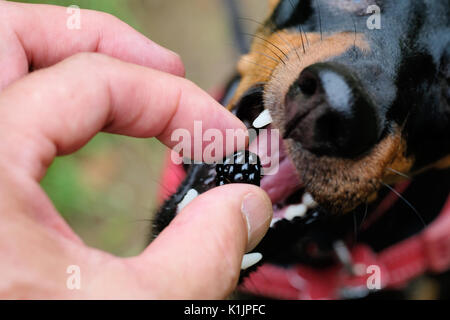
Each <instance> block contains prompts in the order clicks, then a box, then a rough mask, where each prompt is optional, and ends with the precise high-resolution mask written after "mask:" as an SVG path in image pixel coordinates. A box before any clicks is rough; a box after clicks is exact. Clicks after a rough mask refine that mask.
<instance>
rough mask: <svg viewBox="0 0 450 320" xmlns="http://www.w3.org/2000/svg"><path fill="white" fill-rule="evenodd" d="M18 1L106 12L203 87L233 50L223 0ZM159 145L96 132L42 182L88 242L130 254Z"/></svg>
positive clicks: (250, 0) (251, 0)
mask: <svg viewBox="0 0 450 320" xmlns="http://www.w3.org/2000/svg"><path fill="white" fill-rule="evenodd" d="M21 2H30V3H48V4H56V5H61V6H69V5H78V6H79V7H80V8H82V9H94V10H99V11H104V12H108V13H111V14H113V15H115V16H116V17H118V18H120V19H121V20H123V21H125V22H127V23H128V24H130V25H131V26H133V27H134V28H136V29H137V30H139V31H140V32H142V33H143V34H144V35H146V36H148V37H149V38H151V39H152V40H153V41H155V42H157V43H159V44H161V45H163V46H165V47H167V48H169V49H171V50H173V51H176V52H178V53H179V54H180V55H181V57H182V59H183V62H184V63H185V66H186V71H187V77H188V78H189V79H191V80H192V81H194V82H195V83H197V84H198V85H199V86H200V87H202V88H203V89H205V90H212V89H214V88H217V87H220V86H221V85H223V84H224V83H225V82H226V81H227V79H228V78H229V77H230V76H231V75H232V74H233V72H234V68H235V63H236V60H237V59H238V56H239V55H238V53H237V50H236V49H235V46H234V40H233V35H232V29H231V26H230V25H229V17H228V16H227V11H226V9H225V6H224V0H95V1H91V0H78V1H77V0H71V1H66V0H41V1H39V0H24V1H21ZM237 2H238V3H239V5H240V7H241V13H240V16H241V17H244V18H251V19H255V20H259V21H261V20H262V19H263V17H264V13H265V10H266V1H265V0H239V1H237ZM81 19H82V17H81ZM245 27H246V29H247V30H249V32H251V30H254V29H255V28H256V25H255V24H254V23H251V22H248V21H247V22H245ZM165 150H166V148H165V147H164V146H162V145H161V144H160V143H159V142H158V141H155V140H151V139H141V140H139V139H131V138H127V137H121V136H114V135H107V134H99V135H98V136H97V137H95V138H94V139H93V140H92V141H91V142H90V143H89V144H88V145H87V146H86V147H84V148H83V149H82V150H80V151H79V152H77V153H76V154H73V155H71V156H66V157H61V158H58V159H57V160H56V161H55V162H54V163H53V164H52V166H51V167H50V169H49V171H48V174H47V176H46V177H45V179H44V180H43V181H42V186H43V187H44V188H45V190H46V191H47V193H48V194H49V196H50V198H51V199H52V201H53V202H54V204H55V206H56V207H57V208H58V209H59V211H60V212H61V214H62V215H63V216H64V218H65V219H66V220H67V221H68V223H69V224H70V225H71V226H72V227H73V229H74V230H75V231H76V232H77V233H78V234H79V235H80V236H81V237H82V238H83V240H84V241H85V243H86V244H88V245H89V246H92V247H96V248H100V249H103V250H106V251H108V252H111V253H113V254H116V255H118V256H130V255H135V254H138V253H139V252H141V251H142V250H143V248H144V247H145V245H146V242H147V241H148V239H149V236H150V225H151V217H152V213H153V212H154V211H155V210H156V208H157V206H158V203H157V199H156V196H157V192H158V189H159V187H160V175H161V170H162V165H163V160H164V155H165Z"/></svg>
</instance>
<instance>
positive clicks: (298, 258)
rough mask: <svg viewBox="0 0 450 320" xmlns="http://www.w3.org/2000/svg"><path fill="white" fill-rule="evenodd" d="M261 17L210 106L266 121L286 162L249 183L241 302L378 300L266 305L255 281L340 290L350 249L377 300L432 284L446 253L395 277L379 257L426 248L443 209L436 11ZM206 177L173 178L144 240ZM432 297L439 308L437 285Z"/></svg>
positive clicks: (190, 169) (297, 0)
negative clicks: (257, 256) (259, 235)
mask: <svg viewBox="0 0 450 320" xmlns="http://www.w3.org/2000/svg"><path fill="white" fill-rule="evenodd" d="M269 7H270V14H269V17H268V18H267V20H266V21H265V22H264V23H263V24H261V26H260V28H259V29H258V30H257V32H256V33H255V35H254V37H253V42H252V46H251V49H250V51H249V53H248V54H246V55H244V56H243V57H242V58H241V60H240V61H239V63H238V67H237V71H238V72H237V76H236V77H235V78H234V79H233V80H232V81H231V82H230V84H229V86H228V88H227V90H226V94H225V95H224V97H223V99H222V103H223V104H224V105H226V106H227V108H228V109H229V110H230V112H233V113H234V114H236V115H237V116H238V117H239V118H240V119H241V120H242V121H243V122H244V123H245V124H246V125H247V126H248V127H249V128H250V127H252V124H253V123H254V121H255V119H257V118H258V117H259V115H260V114H261V113H262V112H263V111H264V110H268V111H269V113H270V115H271V124H270V128H272V129H277V130H278V131H279V132H280V136H281V137H282V142H281V143H282V148H283V149H284V152H285V154H286V155H285V156H284V157H283V159H281V158H280V168H281V167H283V166H285V167H286V168H288V169H286V170H290V174H289V175H286V174H284V175H281V174H279V175H274V176H270V177H268V176H267V177H266V176H265V177H263V179H262V181H261V187H262V188H263V189H265V190H266V191H267V192H268V194H269V196H270V197H271V200H272V202H273V206H274V220H273V221H272V225H271V228H270V230H269V232H268V234H267V236H266V237H265V238H264V239H263V241H262V242H261V243H260V245H259V246H258V247H257V248H256V249H255V252H258V253H261V254H262V256H263V260H262V261H261V263H260V264H258V265H256V266H252V267H250V268H248V269H247V270H245V271H243V273H242V276H243V277H242V279H243V287H244V291H245V288H246V289H247V290H246V292H249V293H251V294H254V295H256V296H264V297H270V298H313V299H314V298H336V299H338V298H355V297H357V298H359V297H363V296H368V295H369V296H371V295H372V296H373V295H376V294H379V291H376V293H374V292H372V291H370V290H361V285H358V286H353V287H352V288H353V289H352V290H349V288H350V287H351V286H347V285H344V284H341V285H335V286H333V287H332V288H330V289H329V290H328V292H327V293H326V294H322V295H321V294H317V293H316V294H315V295H314V294H312V293H311V290H310V291H308V292H306V293H307V294H306V293H305V290H303V289H302V290H303V291H302V290H300V289H299V291H298V292H296V293H295V294H291V295H289V294H283V293H281V294H280V293H279V292H280V290H281V289H280V288H281V287H282V286H283V283H282V281H281V282H279V283H277V281H276V280H273V281H271V280H270V279H269V280H267V279H266V280H267V281H268V282H267V281H266V280H264V279H263V278H264V277H265V278H270V277H271V276H272V275H274V274H276V273H277V272H278V273H279V274H280V275H282V274H284V273H286V272H291V273H292V271H293V270H294V269H295V270H296V272H297V273H296V276H299V278H300V279H302V280H303V282H305V281H307V282H308V281H309V282H308V284H309V285H310V286H312V287H314V286H316V287H317V283H318V282H320V281H321V280H320V279H321V278H323V277H322V276H323V275H324V274H325V272H326V274H327V277H325V279H327V280H325V281H330V277H331V278H332V279H341V278H342V277H341V276H340V275H339V274H341V273H342V270H344V271H345V272H344V273H347V275H346V277H350V278H351V277H356V273H357V272H356V271H355V270H356V269H355V266H356V265H357V264H358V261H359V260H358V259H360V260H361V259H362V261H364V262H365V263H366V265H367V261H370V259H369V258H361V257H359V258H358V252H359V253H360V254H359V256H361V248H364V250H366V251H364V250H363V251H364V252H365V256H366V257H368V256H371V257H375V256H376V257H381V258H380V259H381V260H382V261H381V262H382V265H381V269H382V270H381V271H382V272H383V270H384V271H385V272H390V275H389V277H390V283H384V284H383V285H382V289H384V291H383V292H396V293H398V292H403V291H404V290H398V288H399V287H401V288H405V287H406V286H407V285H408V284H411V283H412V281H413V279H415V278H418V277H420V276H422V275H423V274H425V273H427V272H435V273H441V274H444V276H443V277H445V274H446V271H447V270H449V269H450V257H448V256H449V255H450V253H447V254H445V256H446V257H445V258H442V257H443V255H441V254H435V255H434V256H436V255H437V256H439V257H441V258H442V259H440V260H439V259H438V260H439V263H435V262H433V261H434V260H433V259H434V258H435V257H434V256H433V257H434V258H433V257H432V255H431V254H430V255H426V257H425V258H423V259H422V260H420V259H418V260H414V261H411V262H410V263H409V264H408V263H406V266H408V267H411V268H410V269H412V270H413V271H411V270H410V271H411V272H409V273H408V272H406V271H404V270H405V268H403V271H402V272H403V273H402V272H397V274H401V275H400V276H398V275H394V273H395V272H393V271H392V270H390V268H391V267H392V268H394V267H393V265H395V263H396V262H393V261H394V260H395V261H397V260H398V259H400V258H398V256H399V254H396V257H397V258H396V259H397V260H396V259H394V258H391V259H388V258H387V257H388V256H389V254H390V257H392V255H393V252H394V247H396V246H399V245H400V244H404V243H407V242H406V241H408V240H409V239H416V238H417V237H419V236H420V235H422V234H426V235H427V234H428V235H429V234H431V236H428V238H430V237H433V236H432V235H434V234H437V231H435V230H437V228H438V227H437V226H436V224H437V222H436V221H438V220H439V219H440V216H442V212H443V208H447V209H446V211H445V212H448V211H450V208H449V206H448V205H446V202H447V201H448V199H449V193H450V170H449V168H450V105H449V99H450V87H449V81H450V66H449V61H450V7H449V6H448V1H446V0H435V1H424V0H404V1H393V0H359V1H354V0H339V1H332V0H271V1H270V3H269ZM377 24H378V25H377ZM213 167H214V166H213V165H207V164H202V165H191V166H185V167H184V170H185V172H186V179H185V180H184V181H183V182H182V183H181V184H180V186H179V187H178V189H177V191H176V192H175V193H174V194H173V195H172V196H171V197H170V198H169V199H167V200H166V201H165V203H164V204H163V205H162V206H161V208H160V209H159V211H158V213H157V215H156V218H155V221H154V230H153V231H154V234H155V235H157V234H158V233H159V232H161V231H162V230H163V229H164V228H165V227H166V226H167V225H168V224H169V223H170V221H171V220H172V219H173V218H174V217H175V216H176V214H177V206H178V205H179V203H180V202H181V201H183V199H184V198H185V197H186V194H187V193H188V192H189V190H191V189H195V190H196V191H197V192H198V193H203V192H206V191H207V190H209V189H211V188H213V187H215V184H214V182H213V181H214V179H212V178H213V177H214V174H215V173H214V170H212V169H213ZM287 177H289V178H287ZM447 220H448V219H447ZM447 220H446V221H447ZM431 226H433V227H434V229H433V230H431V229H430V228H431ZM449 226H450V224H449ZM441 233H442V232H441ZM448 233H450V232H448ZM443 234H444V236H445V234H446V232H445V231H443ZM428 238H427V239H428ZM445 241H446V242H445V243H447V244H448V247H450V241H449V238H446V240H445ZM409 243H412V242H409ZM439 243H442V242H439ZM436 246H439V244H436V245H435V246H431V247H433V248H434V247H436ZM409 247H414V246H412V245H410V246H409ZM409 247H408V248H409ZM399 248H400V247H399ZM414 248H416V249H414ZM414 248H413V249H411V252H408V255H414V253H417V252H418V251H419V249H418V248H419V247H417V246H416V247H414ZM430 250H431V251H433V250H434V249H430ZM447 251H449V250H447ZM396 252H397V253H398V252H403V253H405V250H404V249H402V250H400V249H398V250H396ZM433 252H434V251H433ZM368 253H370V254H368ZM400 255H401V254H400ZM363 256H364V254H363ZM367 259H368V260H367ZM383 259H384V260H383ZM366 260H367V261H366ZM400 260H401V259H400ZM431 260H433V261H431ZM418 261H419V263H418ZM430 261H431V262H430ZM369 263H370V262H369ZM377 263H380V260H379V259H378V260H377V259H375V258H374V265H377ZM414 263H415V264H414ZM261 264H262V267H261ZM419 264H420V267H419V268H418V267H417V266H418V265H419ZM436 264H438V266H437V267H436ZM359 265H360V266H361V263H359ZM296 266H300V267H298V268H297V267H296ZM264 268H266V269H264ZM271 268H272V269H271ZM392 268H391V269H392ZM414 268H416V269H418V270H415V269H414ZM261 270H265V272H266V273H265V274H264V276H263V275H262V274H261V273H262V271H261ZM389 270H390V271H389ZM408 270H409V269H408ZM396 271H399V270H396ZM258 272H259V278H258ZM312 273H315V274H317V275H318V276H316V277H315V280H314V277H313V276H310V275H311V274H312ZM273 277H274V278H276V276H273ZM308 277H309V278H311V279H309V278H308ZM382 278H383V277H382ZM246 279H247V281H246ZM258 279H259V280H258ZM289 279H291V280H292V277H291V278H289ZM305 279H306V280H305ZM393 279H397V280H393ZM442 279H443V278H442ZM363 280H364V281H365V280H367V277H363ZM258 281H260V282H264V281H266V282H267V283H270V285H269V284H267V283H266V286H264V285H260V286H259V287H258V284H257V285H254V284H255V283H258ZM346 281H347V280H346ZM291 282H292V281H291ZM322 282H323V281H322ZM341 282H342V281H341ZM341 282H340V283H341ZM344 282H345V281H344ZM344 282H342V283H344ZM388 282H389V281H388ZM441 282H444V284H445V281H441ZM246 283H247V285H246V286H245V284H246ZM345 283H347V282H345ZM322 285H324V284H323V283H322ZM326 285H327V286H328V285H329V284H326ZM252 286H253V287H252ZM291 286H292V283H291ZM355 288H356V289H355ZM393 288H395V291H393ZM278 289H280V290H278ZM378 289H379V288H378ZM439 290H440V291H439ZM439 290H438V291H439V292H438V293H437V295H438V296H442V294H443V292H444V291H442V290H445V285H444V288H443V289H442V290H441V289H439ZM288 291H289V290H288ZM299 292H303V295H300V294H298V293H299ZM401 296H402V297H406V296H405V295H403V294H402V295H401Z"/></svg>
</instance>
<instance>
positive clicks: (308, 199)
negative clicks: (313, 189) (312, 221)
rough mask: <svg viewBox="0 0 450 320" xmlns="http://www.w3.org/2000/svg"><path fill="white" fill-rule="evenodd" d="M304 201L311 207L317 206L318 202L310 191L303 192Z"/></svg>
mask: <svg viewBox="0 0 450 320" xmlns="http://www.w3.org/2000/svg"><path fill="white" fill-rule="evenodd" d="M302 203H303V204H304V205H305V206H307V207H308V208H310V209H314V208H315V207H317V202H316V201H315V200H314V198H313V196H312V195H311V194H310V193H309V192H305V193H304V194H303V198H302Z"/></svg>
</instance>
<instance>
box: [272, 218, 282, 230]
mask: <svg viewBox="0 0 450 320" xmlns="http://www.w3.org/2000/svg"><path fill="white" fill-rule="evenodd" d="M279 221H281V219H280V218H273V219H272V221H271V222H270V227H271V228H273V227H275V225H276V224H277V223H278V222H279Z"/></svg>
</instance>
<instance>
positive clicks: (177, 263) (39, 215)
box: [0, 2, 272, 299]
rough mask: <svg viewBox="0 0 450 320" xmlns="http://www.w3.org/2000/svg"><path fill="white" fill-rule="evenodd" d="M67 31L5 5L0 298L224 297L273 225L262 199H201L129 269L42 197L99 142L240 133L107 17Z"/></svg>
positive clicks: (51, 17) (1, 8)
mask: <svg viewBox="0 0 450 320" xmlns="http://www.w3.org/2000/svg"><path fill="white" fill-rule="evenodd" d="M66 19H67V14H66V10H65V8H59V7H52V6H43V5H24V4H16V3H10V2H0V49H1V50H0V70H2V72H1V74H0V137H1V140H0V257H1V258H0V277H1V281H0V297H1V298H8V299H15V298H31V299H45V298H58V299H93V298H113V299H119V298H138V299H142V298H145V299H160V298H161V299H163V298H165V299H173V298H186V299H199V298H207V299H213V298H224V297H226V296H227V295H228V294H229V293H230V292H231V291H232V290H233V289H234V287H235V285H236V282H237V279H238V276H239V271H240V264H241V259H242V255H243V254H244V253H245V252H246V251H249V250H251V249H252V248H254V247H255V246H256V244H257V242H259V240H260V239H261V238H262V237H263V235H264V233H265V232H266V230H267V228H268V226H269V223H270V219H271V214H272V206H271V203H270V200H269V199H268V197H267V196H266V194H265V193H264V192H263V191H262V190H261V189H259V188H256V187H254V186H250V185H233V186H224V187H221V188H216V189H214V190H212V191H210V192H208V193H205V194H203V195H201V196H199V197H198V198H196V199H195V200H194V201H193V202H191V203H190V204H189V205H188V206H187V207H186V208H185V209H184V210H183V211H182V212H181V213H180V214H179V215H178V216H177V218H176V219H175V220H174V221H173V222H172V223H171V225H170V226H169V227H168V228H167V229H166V230H164V231H163V232H162V233H161V234H160V236H159V237H158V238H157V239H156V240H155V241H154V242H153V243H152V244H151V245H150V246H149V247H148V248H146V249H145V250H144V252H143V253H142V254H140V255H139V256H137V257H132V258H126V259H123V258H118V257H114V256H112V255H110V254H108V253H106V252H102V251H100V250H96V249H93V248H89V247H87V246H85V245H84V244H83V242H82V240H81V239H80V238H79V237H78V236H77V235H76V234H75V233H74V232H73V231H72V230H71V228H70V227H69V226H68V225H67V224H66V222H65V221H64V220H63V219H62V217H61V216H60V214H59V213H58V212H57V211H56V210H55V208H54V207H53V205H52V203H51V201H50V200H49V199H48V197H47V195H46V194H45V192H44V191H43V190H42V189H41V187H40V185H39V181H40V180H41V179H42V178H43V177H44V175H45V172H46V169H47V167H48V166H49V165H50V164H51V162H52V161H53V159H54V158H55V157H56V156H60V155H66V154H70V153H72V152H75V151H76V150H78V149H79V148H81V147H82V146H83V145H85V144H86V143H87V142H88V141H89V140H90V139H91V138H92V137H93V136H94V135H95V134H96V133H98V132H99V131H105V132H109V133H115V134H123V135H129V136H133V137H140V138H148V137H157V138H158V139H160V140H161V141H162V142H163V143H165V144H166V145H167V146H169V147H172V146H173V145H174V143H173V142H172V141H171V140H170V136H171V133H172V132H173V130H175V129H177V128H185V129H187V130H189V131H191V132H192V130H193V123H194V120H201V121H202V123H203V127H204V129H205V130H206V129H208V128H216V129H219V130H221V131H222V132H224V131H225V129H227V128H236V129H238V128H244V126H243V124H242V123H241V122H240V121H239V120H238V119H237V118H235V117H234V116H233V115H232V114H231V113H229V112H227V111H225V109H224V108H222V107H221V106H220V105H219V104H217V103H216V102H215V101H214V100H213V99H212V98H210V97H209V96H208V95H207V94H206V93H204V92H203V91H202V90H200V89H199V88H198V87H196V86H195V85H194V84H192V83H191V82H189V81H187V80H185V79H183V78H182V77H181V76H183V75H184V68H183V65H182V63H181V61H180V59H179V57H178V56H177V55H176V54H174V53H172V52H170V51H168V50H166V49H164V48H162V47H160V46H158V45H156V44H154V43H153V42H151V41H150V40H148V39H147V38H145V37H144V36H142V35H140V34H138V33H137V32H136V31H134V30H132V29H131V28H130V27H129V26H127V25H125V24H124V23H122V22H120V21H119V20H117V19H115V18H113V17H111V16H109V15H106V14H102V13H98V12H93V11H82V19H83V20H82V21H83V27H82V29H81V30H68V29H67V28H66ZM30 69H32V70H37V71H34V72H32V73H30V74H28V70H30ZM38 69H40V70H38ZM70 265H77V266H79V267H80V271H81V274H80V280H81V289H80V290H69V289H68V288H67V286H66V281H67V278H68V276H69V275H68V274H67V273H66V270H67V267H68V266H70Z"/></svg>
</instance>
